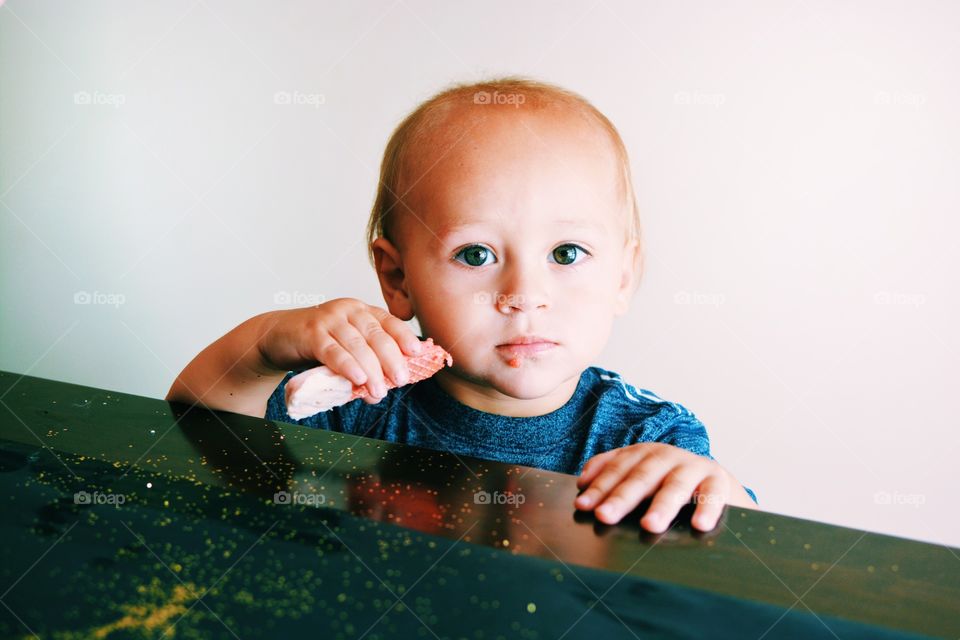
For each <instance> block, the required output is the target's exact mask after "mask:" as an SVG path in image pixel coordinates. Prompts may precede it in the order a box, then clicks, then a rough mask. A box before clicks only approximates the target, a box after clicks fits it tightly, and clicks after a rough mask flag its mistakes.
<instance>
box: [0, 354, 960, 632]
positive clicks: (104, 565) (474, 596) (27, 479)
mask: <svg viewBox="0 0 960 640" xmlns="http://www.w3.org/2000/svg"><path fill="white" fill-rule="evenodd" d="M0 471H2V473H0V482H2V483H3V493H2V501H3V515H2V522H0V529H2V533H3V537H2V550H0V553H2V557H3V562H2V569H0V573H2V576H0V592H2V595H0V605H2V606H0V636H2V637H4V638H20V637H22V638H27V637H33V634H36V635H37V636H39V637H42V638H70V639H73V638H110V639H111V640H113V639H116V638H242V639H244V640H247V639H249V638H261V637H271V638H273V637H275V638H287V637H301V636H309V637H317V638H386V637H391V638H392V637H396V638H468V639H477V640H482V639H488V638H490V639H492V638H581V637H591V638H601V637H602V638H606V637H624V638H631V637H637V638H714V637H716V638H724V637H730V638H761V637H763V638H783V637H796V638H835V637H839V638H894V637H898V638H899V637H918V636H924V635H925V636H939V637H951V638H956V637H958V636H960V612H958V608H960V551H958V550H956V549H950V548H947V547H943V546H938V545H931V544H925V543H921V542H916V541H911V540H904V539H899V538H895V537H890V536H885V535H879V534H874V533H867V532H864V531H858V530H855V529H847V528H843V527H835V526H829V525H824V524H820V523H816V522H811V521H808V520H800V519H796V518H789V517H785V516H780V515H774V514H768V513H763V512H758V511H748V510H741V509H736V508H728V509H727V510H726V513H725V515H724V519H723V521H722V522H721V524H720V525H719V526H718V527H717V529H716V530H715V531H713V532H711V533H709V534H700V533H697V532H695V531H693V530H691V528H690V527H689V523H688V520H689V516H690V511H689V510H685V511H684V512H683V513H682V514H681V516H680V517H679V518H678V520H677V522H675V523H674V525H673V526H672V527H671V529H670V530H669V531H668V532H666V533H665V534H663V535H660V536H654V535H651V534H647V533H645V532H643V531H641V530H640V529H639V527H638V526H637V525H636V520H637V518H638V514H634V515H633V516H631V522H630V523H625V524H621V525H618V526H614V527H610V526H606V525H603V524H601V523H599V522H596V521H595V520H593V518H592V516H590V515H589V514H579V513H578V512H576V511H575V510H574V509H573V507H572V502H573V498H574V497H575V496H576V493H577V490H576V486H575V481H574V478H573V477H571V476H566V475H562V474H557V473H551V472H545V471H540V470H537V469H530V468H526V467H519V466H511V465H506V464H500V463H494V462H489V461H485V460H479V459H475V458H464V457H458V456H455V455H452V454H450V453H446V452H439V451H432V450H428V449H419V448H415V447H407V446H400V445H391V444H387V443H385V442H381V441H379V440H371V439H367V438H356V437H353V436H344V435H341V434H336V433H329V432H323V431H315V430H311V429H306V428H303V427H299V426H296V425H286V424H279V423H273V422H268V421H265V420H262V419H255V418H250V417H246V416H239V415H235V414H230V413H224V412H211V411H206V410H201V409H197V408H189V407H187V406H184V405H178V404H170V403H167V402H164V401H161V400H155V399H150V398H143V397H139V396H131V395H126V394H122V393H116V392H111V391H104V390H101V389H94V388H89V387H83V386H78V385H72V384H65V383H60V382H53V381H49V380H43V379H39V378H33V377H29V376H27V377H24V376H20V375H17V374H12V373H3V372H0ZM642 508H643V506H641V509H642Z"/></svg>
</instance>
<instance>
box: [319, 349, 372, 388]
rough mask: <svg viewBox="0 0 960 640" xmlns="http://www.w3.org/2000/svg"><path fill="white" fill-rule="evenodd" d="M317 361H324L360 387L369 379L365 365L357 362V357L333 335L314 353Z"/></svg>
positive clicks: (332, 369) (335, 371)
mask: <svg viewBox="0 0 960 640" xmlns="http://www.w3.org/2000/svg"><path fill="white" fill-rule="evenodd" d="M314 357H315V358H316V360H317V362H322V363H323V364H324V365H325V366H327V367H329V368H330V370H331V371H333V372H334V373H337V374H340V375H341V376H343V377H344V378H347V379H348V380H350V382H352V383H353V384H355V385H357V386H358V387H359V386H361V385H363V384H364V383H365V382H366V381H367V374H366V373H365V372H364V370H363V367H361V366H360V363H359V362H357V359H356V358H354V357H353V356H352V355H350V352H348V351H347V350H346V349H344V348H343V347H341V346H340V343H338V342H337V341H336V340H335V339H334V338H333V337H330V338H329V339H328V340H327V342H326V343H325V344H324V345H322V346H321V347H320V349H319V350H318V351H317V352H316V353H315V354H314Z"/></svg>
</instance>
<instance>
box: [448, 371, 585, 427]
mask: <svg viewBox="0 0 960 640" xmlns="http://www.w3.org/2000/svg"><path fill="white" fill-rule="evenodd" d="M433 379H434V380H435V381H436V382H437V385H439V387H440V388H441V389H443V390H444V391H446V392H447V394H448V395H450V396H452V397H453V398H454V399H455V400H457V402H459V403H460V404H465V405H467V406H468V407H471V408H473V409H476V410H478V411H484V412H486V413H495V414H497V415H501V416H509V417H513V418H530V417H533V416H542V415H546V414H548V413H550V412H552V411H556V410H557V409H559V408H560V407H562V406H563V405H565V404H566V403H567V402H568V401H569V400H570V398H572V397H573V394H574V392H575V391H576V390H577V384H578V383H579V382H580V376H579V375H576V376H573V377H572V378H570V379H569V380H567V381H565V382H564V383H563V384H561V385H559V386H558V387H557V388H556V389H554V390H553V391H551V392H550V393H548V394H547V395H544V396H541V397H539V398H529V399H527V398H514V397H512V396H508V395H506V394H504V393H501V392H499V391H497V390H496V389H493V388H492V387H489V386H484V385H481V384H477V383H475V382H472V381H469V380H465V379H464V378H461V377H459V376H457V375H456V374H455V373H452V372H451V371H449V370H447V369H441V370H440V371H439V372H437V374H436V375H435V376H434V378H433Z"/></svg>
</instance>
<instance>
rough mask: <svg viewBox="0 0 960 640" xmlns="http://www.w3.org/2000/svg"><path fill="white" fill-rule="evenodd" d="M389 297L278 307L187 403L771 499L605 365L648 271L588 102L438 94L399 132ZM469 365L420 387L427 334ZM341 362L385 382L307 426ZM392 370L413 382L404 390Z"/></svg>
mask: <svg viewBox="0 0 960 640" xmlns="http://www.w3.org/2000/svg"><path fill="white" fill-rule="evenodd" d="M367 232H368V241H369V242H368V248H369V251H370V255H371V259H372V262H373V265H374V267H375V269H376V273H377V276H378V278H379V281H380V287H381V290H382V292H383V297H384V301H385V303H386V309H383V308H380V307H375V306H370V305H367V304H365V303H363V302H361V301H360V300H355V299H350V298H341V299H336V300H331V301H329V302H325V303H323V304H319V305H316V306H314V307H309V308H305V309H293V310H285V311H272V312H268V313H264V314H261V315H258V316H255V317H254V318H251V319H250V320H247V321H246V322H244V323H242V324H241V325H239V326H238V327H236V328H235V329H233V330H232V331H230V332H229V333H227V334H226V335H225V336H223V337H222V338H220V339H219V340H217V341H216V342H214V343H213V344H211V345H210V346H209V347H207V348H206V349H204V350H203V351H202V352H201V353H200V354H199V355H198V356H197V357H196V358H194V360H193V361H192V362H190V364H189V365H187V367H186V368H185V369H184V370H183V372H182V373H181V374H180V376H179V377H178V378H177V380H176V381H175V382H174V383H173V386H172V387H171V389H170V392H169V394H168V395H167V399H168V400H174V401H181V402H187V403H194V404H200V405H203V406H206V407H210V408H214V409H224V410H228V411H234V412H239V413H244V414H248V415H252V416H258V417H264V416H265V417H266V418H268V419H273V420H283V421H287V422H294V423H297V424H304V425H308V426H311V427H317V428H323V429H330V430H335V431H340V432H344V433H352V434H356V435H365V436H368V437H374V438H380V439H383V440H388V441H391V442H400V443H404V444H411V445H416V446H423V447H429V448H433V449H440V450H446V451H451V452H453V453H455V454H464V455H472V456H477V457H480V458H486V459H490V460H499V461H504V462H510V463H514V464H523V465H528V466H534V467H539V468H543V469H550V470H554V471H560V472H564V473H570V474H579V476H580V477H579V478H578V481H577V484H578V486H579V487H580V488H581V489H585V490H584V491H582V493H580V495H579V496H578V497H577V498H576V501H575V502H574V504H573V506H574V507H575V508H577V509H581V510H594V513H595V515H596V517H597V518H598V519H599V520H600V521H601V522H605V523H608V524H613V523H616V522H618V521H619V520H620V519H621V518H622V517H623V516H624V515H626V514H627V513H629V512H630V511H631V510H633V509H634V508H635V507H636V506H637V505H638V504H639V503H640V502H641V501H643V500H644V499H646V498H648V497H652V498H653V499H652V501H651V504H650V507H649V508H648V509H647V511H646V513H645V514H644V516H643V518H642V519H641V521H640V524H641V526H642V527H643V528H645V529H647V530H648V531H651V532H654V533H660V532H663V531H664V530H666V529H667V527H668V526H669V524H670V522H671V521H672V520H673V518H674V517H675V516H676V515H677V513H678V511H679V510H680V508H681V507H682V506H683V505H685V504H687V503H689V502H691V500H694V501H695V502H696V503H697V506H696V509H695V511H694V514H693V521H692V524H693V526H694V527H695V528H697V529H700V530H703V531H708V530H710V529H713V528H714V527H715V526H716V524H717V522H718V519H719V517H720V515H721V513H722V510H723V505H724V504H725V503H726V504H731V505H735V506H741V507H752V506H753V505H754V502H755V500H756V499H755V498H754V497H753V494H752V492H750V490H749V489H746V488H745V487H743V486H741V484H740V483H739V482H738V481H737V480H736V479H735V478H734V477H733V476H732V475H731V474H730V473H729V472H728V471H726V470H725V469H724V468H723V467H721V466H720V465H719V464H718V463H717V462H716V461H715V460H714V459H713V458H712V457H711V456H710V451H709V449H710V445H709V440H708V438H707V433H706V429H705V428H704V426H703V424H701V423H700V421H699V420H697V418H696V417H695V416H694V415H693V414H692V413H691V412H690V411H688V410H687V409H685V408H684V407H682V406H681V405H679V404H675V403H672V402H667V401H665V400H663V399H661V398H660V397H658V396H656V395H655V394H653V393H651V392H649V391H645V390H642V389H637V388H634V387H633V386H631V385H629V384H627V383H626V382H624V381H623V380H622V379H621V378H620V376H619V375H617V374H616V373H613V372H611V371H607V370H604V369H601V368H598V367H595V366H591V362H592V361H593V360H594V358H596V357H597V355H598V354H599V353H600V352H601V350H602V349H603V347H604V345H605V343H606V342H607V339H608V337H609V336H610V332H611V328H612V324H613V321H614V318H615V317H616V316H619V315H622V314H624V313H625V312H626V311H627V309H628V306H629V302H630V299H631V297H632V295H633V293H634V290H635V289H636V286H637V284H638V281H639V277H640V272H641V271H642V252H641V243H640V224H639V215H638V209H637V204H636V199H635V196H634V193H633V187H632V179H631V175H630V167H629V161H628V158H627V153H626V149H625V147H624V144H623V141H622V140H621V138H620V135H619V133H618V132H617V130H616V128H615V127H614V126H613V124H611V123H610V121H609V120H608V119H607V118H606V117H605V116H604V115H603V114H602V113H600V112H599V111H598V110H597V109H596V108H595V107H594V106H593V105H591V104H590V103H589V102H588V101H587V100H586V99H584V98H582V97H581V96H579V95H577V94H575V93H572V92H570V91H567V90H565V89H562V88H560V87H557V86H553V85H550V84H546V83H542V82H536V81H532V80H527V79H523V78H513V77H511V78H502V79H496V80H491V81H488V82H479V83H474V84H461V85H456V86H454V87H452V88H450V89H447V90H445V91H443V92H441V93H439V94H437V95H436V96H434V97H432V98H431V99H429V100H428V101H426V102H425V103H424V104H422V105H420V106H419V107H418V108H417V109H416V110H415V111H413V112H412V113H411V114H410V115H409V116H407V118H406V119H405V120H404V121H403V122H402V123H400V125H399V126H398V127H397V129H396V131H394V133H393V135H392V137H391V138H390V140H389V142H388V143H387V147H386V151H385V153H384V158H383V163H382V165H381V172H380V184H379V188H378V193H377V198H376V202H375V203H374V206H373V211H372V213H371V217H370V221H369V224H368V227H367ZM414 316H416V318H417V320H418V321H419V324H420V327H421V329H422V333H423V337H424V338H428V337H429V338H432V339H433V341H434V342H435V343H436V344H437V345H440V346H441V347H443V348H444V349H446V350H447V351H449V352H450V354H452V356H453V365H452V366H451V367H444V368H443V369H441V370H440V371H439V372H438V373H437V374H436V375H435V376H433V377H431V378H428V379H427V380H423V381H421V382H417V383H416V384H412V385H409V386H402V385H404V384H406V382H407V380H408V375H409V373H408V371H407V370H406V365H405V361H406V358H405V356H412V355H415V354H417V352H418V350H419V349H420V338H419V337H418V336H417V335H415V334H414V332H413V331H412V330H411V328H410V326H409V325H408V324H407V323H406V322H405V321H407V320H410V319H412V318H413V317H414ZM321 363H322V364H324V365H326V366H327V367H329V368H330V369H331V370H333V371H334V372H335V373H338V374H340V375H342V376H344V377H345V378H347V379H349V380H350V381H352V382H353V383H354V384H355V385H358V386H362V387H365V390H366V392H367V393H366V394H365V397H363V398H362V399H356V400H353V401H351V402H348V403H347V404H344V405H342V406H339V407H336V408H334V409H332V410H330V411H326V412H322V413H317V414H316V415H313V416H310V417H307V418H303V419H301V420H295V419H293V418H292V417H290V416H289V415H288V414H287V412H286V408H285V403H284V387H285V385H286V382H287V381H288V380H289V379H290V378H291V377H292V376H293V375H294V374H295V373H296V372H298V371H302V370H304V369H308V368H311V367H315V366H317V365H318V364H321ZM387 381H389V382H390V383H392V384H391V385H390V386H394V385H396V386H395V388H391V389H389V390H388V389H387Z"/></svg>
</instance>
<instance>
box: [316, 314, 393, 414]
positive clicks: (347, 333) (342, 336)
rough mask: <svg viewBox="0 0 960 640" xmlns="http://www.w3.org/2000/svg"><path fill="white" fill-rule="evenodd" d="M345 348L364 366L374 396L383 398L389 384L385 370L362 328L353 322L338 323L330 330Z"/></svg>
mask: <svg viewBox="0 0 960 640" xmlns="http://www.w3.org/2000/svg"><path fill="white" fill-rule="evenodd" d="M330 333H331V335H332V336H333V337H334V338H336V340H337V342H339V343H340V346H342V347H343V348H344V349H345V350H347V351H348V352H349V353H350V355H351V356H353V357H354V358H355V359H356V360H357V362H358V363H359V364H360V366H361V367H363V372H364V373H365V374H366V376H367V381H366V383H365V385H366V387H367V391H368V392H369V393H370V394H371V395H372V396H374V397H377V398H382V397H383V396H385V395H387V385H386V384H385V383H384V380H383V370H382V369H381V368H380V360H379V358H377V354H376V353H374V351H373V349H372V348H370V345H369V344H367V339H366V337H364V335H363V334H362V333H360V330H359V329H357V327H355V326H354V325H353V324H350V323H344V324H341V325H337V326H336V327H334V328H333V329H332V330H331V331H330Z"/></svg>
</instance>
